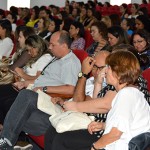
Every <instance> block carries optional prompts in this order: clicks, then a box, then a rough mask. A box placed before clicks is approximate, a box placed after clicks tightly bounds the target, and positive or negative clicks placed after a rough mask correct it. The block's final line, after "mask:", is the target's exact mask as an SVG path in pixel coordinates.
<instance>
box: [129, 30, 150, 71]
mask: <svg viewBox="0 0 150 150" xmlns="http://www.w3.org/2000/svg"><path fill="white" fill-rule="evenodd" d="M131 41H132V44H133V46H134V47H135V49H136V50H137V51H138V54H139V57H140V65H141V69H142V70H145V69H147V68H149V67H150V43H149V41H150V34H149V33H148V32H147V31H146V30H144V29H140V30H138V31H136V32H135V33H134V34H133V36H132V39H131Z"/></svg>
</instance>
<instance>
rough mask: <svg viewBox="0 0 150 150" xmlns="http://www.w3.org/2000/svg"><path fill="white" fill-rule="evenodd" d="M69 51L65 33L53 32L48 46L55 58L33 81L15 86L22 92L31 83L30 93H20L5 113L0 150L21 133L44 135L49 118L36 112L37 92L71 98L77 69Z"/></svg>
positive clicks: (8, 145)
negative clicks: (69, 96)
mask: <svg viewBox="0 0 150 150" xmlns="http://www.w3.org/2000/svg"><path fill="white" fill-rule="evenodd" d="M69 47H70V38H69V34H68V33H67V32H66V31H59V32H55V33H54V34H53V35H52V37H51V39H50V45H49V49H50V50H51V52H52V53H53V55H54V56H55V58H54V59H53V60H52V61H51V62H49V64H48V65H47V66H46V67H45V68H44V70H43V71H42V73H41V75H40V76H39V77H38V78H37V79H36V80H35V81H31V80H30V81H24V82H18V83H16V84H15V86H17V88H18V89H22V88H25V87H27V86H28V84H29V83H30V84H31V83H32V84H33V90H27V89H25V90H21V91H20V92H19V94H18V96H17V98H16V99H15V101H14V103H13V105H12V106H11V108H10V110H9V112H8V113H7V116H6V118H5V121H4V125H3V130H2V133H1V140H0V149H11V148H13V146H14V145H15V143H16V141H17V138H18V135H19V134H20V132H21V131H24V132H26V133H29V134H32V135H36V136H37V135H41V134H44V133H45V132H46V130H47V129H48V127H49V126H50V123H49V116H50V115H48V114H46V113H44V112H42V111H40V110H39V109H38V108H37V100H38V93H36V91H37V90H38V89H39V90H41V91H43V92H45V93H47V94H48V93H49V94H50V93H59V94H66V95H67V94H73V92H74V88H75V85H76V82H77V74H78V73H79V71H80V69H81V66H80V62H79V60H78V58H77V57H76V56H75V55H74V54H73V53H72V52H71V51H70V49H69ZM72 68H73V69H72ZM66 72H67V74H66ZM14 110H15V111H14ZM11 118H12V119H11ZM6 128H7V129H6ZM10 130H11V131H10ZM2 137H3V138H2ZM6 141H7V142H6Z"/></svg>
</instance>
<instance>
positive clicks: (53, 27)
mask: <svg viewBox="0 0 150 150" xmlns="http://www.w3.org/2000/svg"><path fill="white" fill-rule="evenodd" d="M61 24H62V21H61V20H60V19H56V18H53V19H51V21H50V24H49V26H48V29H47V30H48V33H47V35H46V36H45V37H43V39H44V40H46V41H47V42H49V40H50V37H51V35H52V34H53V33H54V32H56V31H59V30H60V25H61Z"/></svg>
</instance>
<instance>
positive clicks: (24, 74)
mask: <svg viewBox="0 0 150 150" xmlns="http://www.w3.org/2000/svg"><path fill="white" fill-rule="evenodd" d="M15 71H16V72H17V74H18V75H19V76H20V77H21V78H23V79H24V80H25V81H26V80H35V79H37V78H38V77H39V75H40V74H41V71H37V73H36V75H35V76H30V75H28V74H26V73H25V72H24V70H23V69H21V68H18V67H17V68H16V69H15Z"/></svg>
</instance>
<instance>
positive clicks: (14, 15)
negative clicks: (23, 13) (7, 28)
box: [8, 13, 17, 23]
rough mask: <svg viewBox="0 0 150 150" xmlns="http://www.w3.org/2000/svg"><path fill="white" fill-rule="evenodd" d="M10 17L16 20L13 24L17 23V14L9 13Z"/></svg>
mask: <svg viewBox="0 0 150 150" xmlns="http://www.w3.org/2000/svg"><path fill="white" fill-rule="evenodd" d="M8 15H11V17H12V19H14V22H13V23H16V21H17V16H16V14H15V13H9V14H8Z"/></svg>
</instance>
